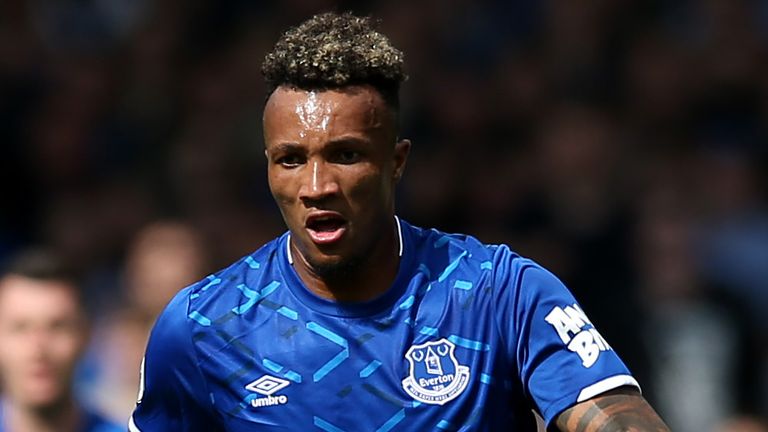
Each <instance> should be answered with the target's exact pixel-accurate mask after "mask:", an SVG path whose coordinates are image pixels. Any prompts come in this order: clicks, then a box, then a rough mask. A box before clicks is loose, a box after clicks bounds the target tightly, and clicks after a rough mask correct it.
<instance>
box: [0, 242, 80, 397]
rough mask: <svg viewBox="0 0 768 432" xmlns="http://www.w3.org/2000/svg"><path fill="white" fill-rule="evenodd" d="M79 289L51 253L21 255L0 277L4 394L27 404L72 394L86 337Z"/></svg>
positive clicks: (0, 371) (0, 368)
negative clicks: (76, 370)
mask: <svg viewBox="0 0 768 432" xmlns="http://www.w3.org/2000/svg"><path fill="white" fill-rule="evenodd" d="M86 333H87V330H86V322H85V318H84V311H83V308H82V306H81V297H80V292H79V290H78V288H77V285H76V284H75V282H74V279H73V278H72V277H71V275H70V274H69V273H68V271H67V270H66V269H65V266H64V265H63V264H62V263H61V262H60V261H59V260H58V259H57V258H56V257H55V256H54V255H53V254H51V253H49V252H46V251H42V250H34V251H28V252H26V253H23V254H21V255H19V256H18V257H17V258H16V259H15V260H13V261H12V262H11V264H10V266H9V268H7V269H6V271H5V272H4V273H3V275H2V277H0V383H1V384H2V389H3V394H4V395H5V397H6V398H8V399H9V400H11V401H13V403H15V404H19V405H23V406H25V407H27V408H31V409H42V410H44V409H46V408H52V407H54V406H56V405H57V404H59V403H61V402H63V401H66V400H67V399H68V398H69V396H70V387H71V384H72V375H73V371H74V369H75V365H76V363H77V361H78V359H79V357H80V354H81V353H82V351H83V348H84V347H85V343H86V339H87V335H86Z"/></svg>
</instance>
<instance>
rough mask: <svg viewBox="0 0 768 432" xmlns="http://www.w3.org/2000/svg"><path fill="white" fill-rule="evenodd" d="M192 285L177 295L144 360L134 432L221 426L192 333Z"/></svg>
mask: <svg viewBox="0 0 768 432" xmlns="http://www.w3.org/2000/svg"><path fill="white" fill-rule="evenodd" d="M190 289H191V288H187V289H184V290H182V291H181V292H179V293H178V294H177V295H176V297H174V299H173V300H172V301H171V302H170V303H169V304H168V306H167V307H166V309H165V310H164V311H163V313H162V314H161V315H160V317H159V318H158V320H157V322H156V323H155V326H154V328H153V329H152V334H151V335H150V338H149V343H148V344H147V349H146V352H145V355H144V360H143V361H142V365H141V382H140V385H139V394H138V401H137V404H136V409H135V410H134V412H133V415H132V416H131V418H130V419H129V423H128V429H129V431H130V432H160V431H179V432H197V431H200V432H203V431H211V430H216V429H218V428H217V427H216V426H215V425H214V422H213V420H212V419H213V414H212V412H213V409H212V403H211V401H210V396H209V392H208V390H207V389H206V384H205V381H204V379H203V376H202V373H201V372H200V369H199V367H198V363H197V358H196V355H195V350H194V347H193V344H192V339H191V335H190V326H189V322H188V317H187V315H188V314H187V309H188V307H187V305H188V297H189V291H190Z"/></svg>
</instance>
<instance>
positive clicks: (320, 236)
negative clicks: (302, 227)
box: [307, 227, 347, 245]
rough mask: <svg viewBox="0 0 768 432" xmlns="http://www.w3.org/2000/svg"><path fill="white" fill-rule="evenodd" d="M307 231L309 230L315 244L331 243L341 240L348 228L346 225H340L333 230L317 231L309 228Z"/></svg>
mask: <svg viewBox="0 0 768 432" xmlns="http://www.w3.org/2000/svg"><path fill="white" fill-rule="evenodd" d="M307 232H309V237H310V238H311V239H312V241H313V242H314V243H315V244H319V245H329V244H333V243H336V242H338V241H339V240H341V237H342V236H344V233H345V232H347V229H346V228H345V227H340V228H337V229H335V230H333V231H315V230H312V229H307Z"/></svg>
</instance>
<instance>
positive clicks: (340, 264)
mask: <svg viewBox="0 0 768 432" xmlns="http://www.w3.org/2000/svg"><path fill="white" fill-rule="evenodd" d="M305 259H306V260H307V264H309V266H310V268H311V269H312V271H313V272H314V273H315V274H317V275H318V276H320V277H323V278H337V277H341V276H344V275H347V274H350V273H352V272H353V271H354V270H355V269H356V268H357V267H358V265H359V264H360V260H357V259H354V258H349V257H342V256H339V255H331V256H327V255H326V256H323V257H306V258H305Z"/></svg>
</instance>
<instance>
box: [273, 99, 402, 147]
mask: <svg viewBox="0 0 768 432" xmlns="http://www.w3.org/2000/svg"><path fill="white" fill-rule="evenodd" d="M393 122H394V119H393V113H392V111H391V110H390V109H389V107H388V106H387V104H386V102H385V101H384V98H383V97H382V96H381V94H380V93H379V92H378V91H376V90H375V89H374V88H372V87H370V86H349V87H344V88H341V89H328V90H317V91H312V90H301V89H293V88H288V87H278V88H277V89H276V90H275V91H274V92H273V93H272V95H270V97H269V100H268V101H267V104H266V106H265V108H264V133H265V138H266V140H267V142H269V141H270V139H271V138H292V137H290V136H289V137H284V136H283V135H299V136H301V137H304V136H305V135H304V134H306V133H307V132H310V133H323V134H329V135H340V134H344V133H355V132H358V133H371V132H377V131H380V132H382V133H384V132H389V131H391V130H392V126H393Z"/></svg>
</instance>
